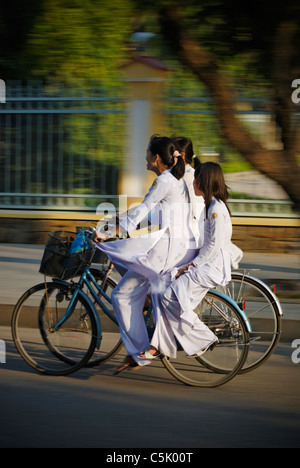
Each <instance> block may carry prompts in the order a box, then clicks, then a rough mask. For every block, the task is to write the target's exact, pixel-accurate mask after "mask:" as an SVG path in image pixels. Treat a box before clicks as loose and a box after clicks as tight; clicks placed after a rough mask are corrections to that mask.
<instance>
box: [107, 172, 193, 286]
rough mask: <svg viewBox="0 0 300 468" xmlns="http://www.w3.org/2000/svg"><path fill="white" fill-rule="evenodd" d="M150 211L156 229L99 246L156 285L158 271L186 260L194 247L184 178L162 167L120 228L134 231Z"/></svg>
mask: <svg viewBox="0 0 300 468" xmlns="http://www.w3.org/2000/svg"><path fill="white" fill-rule="evenodd" d="M149 213H150V217H153V218H155V221H156V224H158V222H159V225H160V229H159V230H158V231H155V232H151V233H149V234H146V235H142V236H139V237H135V238H129V239H122V240H118V241H113V242H107V243H103V244H100V245H99V248H100V249H101V250H102V251H104V252H105V253H106V254H107V255H108V257H109V258H110V259H111V261H112V262H113V263H114V264H116V265H119V266H121V267H124V268H126V269H127V270H131V271H134V272H136V273H139V274H140V275H142V276H145V277H146V278H148V279H149V280H150V281H151V283H152V286H153V287H154V288H155V287H156V286H155V285H156V284H157V283H158V282H159V275H163V274H164V273H166V272H169V271H170V270H171V269H172V268H173V267H176V266H180V265H184V264H185V263H188V261H189V260H188V259H191V258H192V256H193V254H194V253H195V251H196V249H195V248H196V246H195V239H194V235H193V233H192V230H191V228H190V218H191V213H190V204H189V196H188V191H187V187H186V184H185V182H184V180H183V179H180V180H177V179H176V178H175V177H174V176H173V175H172V174H171V171H170V170H167V171H164V172H163V173H162V174H161V175H159V176H158V177H157V178H156V179H155V181H154V182H153V185H152V187H151V189H150V190H149V192H148V193H147V195H146V196H145V198H144V200H143V202H142V203H141V204H140V205H139V206H138V207H137V208H135V209H134V210H133V211H132V212H131V213H130V214H129V215H128V216H127V217H126V218H125V219H124V220H123V221H121V223H120V228H121V230H124V231H125V232H128V233H131V232H133V231H134V230H135V229H136V228H137V226H138V225H139V224H140V223H141V222H142V221H143V220H144V219H145V218H147V217H148V215H149ZM158 220H159V221H158Z"/></svg>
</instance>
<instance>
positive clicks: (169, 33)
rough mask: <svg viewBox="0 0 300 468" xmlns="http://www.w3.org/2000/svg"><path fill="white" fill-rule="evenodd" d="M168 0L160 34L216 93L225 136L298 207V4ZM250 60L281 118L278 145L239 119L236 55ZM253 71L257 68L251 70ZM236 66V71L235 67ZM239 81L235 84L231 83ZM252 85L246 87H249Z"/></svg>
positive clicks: (198, 77)
mask: <svg viewBox="0 0 300 468" xmlns="http://www.w3.org/2000/svg"><path fill="white" fill-rule="evenodd" d="M182 5H183V2H175V1H171V2H170V1H166V2H165V4H164V6H163V8H160V9H159V12H158V13H159V19H160V25H161V32H162V36H163V38H164V40H165V41H167V42H168V44H169V45H170V46H171V49H172V51H173V53H174V54H175V56H176V57H177V58H178V59H179V60H180V62H181V63H182V64H183V65H184V66H185V67H187V68H188V69H189V70H191V71H192V72H193V73H194V75H195V76H196V77H197V79H199V80H200V81H201V82H202V83H204V84H205V86H206V87H207V89H208V90H209V92H210V94H211V96H212V97H213V98H214V102H215V109H216V112H217V116H218V121H219V123H220V128H221V131H222V134H223V135H224V137H225V139H226V140H227V141H228V142H229V143H230V144H231V145H232V146H233V147H234V148H235V149H236V150H237V151H238V152H239V153H240V154H241V155H242V156H243V157H244V158H245V159H246V160H247V161H249V162H250V163H251V164H252V166H253V167H255V168H256V169H257V170H258V171H260V172H261V173H263V174H265V175H266V176H268V177H270V178H271V179H273V180H274V181H276V182H277V183H279V184H280V185H281V186H282V187H283V188H284V190H285V191H286V193H287V194H288V195H289V197H290V198H291V200H292V201H293V202H294V204H295V206H296V208H297V209H298V210H299V209H300V184H299V180H300V167H299V164H298V163H297V152H298V151H299V126H298V121H297V116H296V112H297V111H298V108H297V107H296V106H295V104H294V103H293V102H292V99H291V95H292V91H293V89H292V88H291V85H292V82H293V80H294V79H295V78H299V77H300V58H299V53H298V51H299V49H300V27H299V26H300V5H299V2H296V1H291V0H287V1H285V2H281V3H279V4H277V5H276V8H274V3H273V2H271V1H269V0H263V1H256V0H254V1H251V2H250V1H248V2H243V3H241V2H239V1H238V0H226V1H225V0H224V1H212V2H208V1H203V2H200V3H198V2H195V1H193V0H191V1H186V2H184V7H183V6H182ZM237 58H238V59H239V60H240V63H242V60H243V61H244V62H243V63H244V66H243V67H242V71H243V73H244V76H247V72H245V65H246V64H247V62H248V63H250V64H251V69H252V72H251V73H252V78H255V79H254V80H253V81H252V80H251V79H249V80H248V82H249V83H250V84H251V85H252V88H250V90H253V85H254V84H255V81H256V85H257V84H258V78H260V79H261V82H260V83H259V86H258V87H259V88H260V89H261V90H262V92H263V94H264V96H265V97H271V98H272V101H271V103H270V111H271V112H272V113H274V115H275V117H276V122H277V127H278V130H279V132H280V136H281V145H282V146H281V149H276V150H274V149H266V148H265V147H264V146H263V145H262V144H261V143H260V142H259V141H257V139H255V137H253V135H252V134H251V133H250V131H249V130H248V129H247V128H246V127H245V126H244V125H243V123H242V122H241V121H240V119H238V117H237V115H236V109H235V97H236V93H235V85H236V86H237V88H238V89H240V88H241V82H239V79H241V76H242V75H241V74H236V75H235V76H234V73H231V74H230V71H229V67H228V64H231V65H232V64H234V60H236V59H237ZM253 70H254V72H253ZM235 71H236V70H235ZM233 77H234V78H235V82H234V81H233ZM249 83H248V84H249Z"/></svg>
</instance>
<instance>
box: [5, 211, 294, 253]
mask: <svg viewBox="0 0 300 468" xmlns="http://www.w3.org/2000/svg"><path fill="white" fill-rule="evenodd" d="M16 215H17V213H10V215H7V217H6V216H5V214H4V213H2V217H1V222H0V242H1V243H5V242H9V243H21V244H45V243H46V242H47V237H48V232H50V231H56V230H67V231H73V232H74V231H75V230H76V226H83V225H86V226H90V225H95V222H97V221H98V220H96V219H95V215H87V214H84V213H82V214H80V213H58V214H56V215H55V213H50V212H49V213H46V214H45V213H37V212H32V213H26V214H24V212H23V217H21V213H20V217H19V218H18V217H16ZM232 223H233V242H234V243H235V244H236V245H237V246H239V247H240V248H241V249H242V250H244V251H245V252H265V253H272V252H274V253H297V252H300V222H299V220H298V219H276V218H272V219H261V218H256V219H255V218H232Z"/></svg>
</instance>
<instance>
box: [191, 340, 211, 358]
mask: <svg viewBox="0 0 300 468" xmlns="http://www.w3.org/2000/svg"><path fill="white" fill-rule="evenodd" d="M217 344H218V340H216V341H214V342H213V343H212V344H210V345H209V346H206V348H204V349H201V350H200V351H198V353H195V354H192V355H191V356H189V355H186V356H185V357H186V358H187V359H195V358H197V357H199V356H202V354H204V353H206V351H208V350H210V351H212V350H213V349H214V347H215V346H216V345H217Z"/></svg>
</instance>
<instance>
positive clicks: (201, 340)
mask: <svg viewBox="0 0 300 468" xmlns="http://www.w3.org/2000/svg"><path fill="white" fill-rule="evenodd" d="M202 226H203V227H204V229H203V236H202V237H201V242H202V245H201V248H200V250H199V253H198V255H197V256H196V257H195V258H194V259H193V264H194V265H195V266H190V267H189V269H188V271H187V272H186V273H185V274H183V275H182V276H181V277H180V278H178V279H177V280H175V281H174V282H172V284H171V285H170V286H169V288H168V289H167V290H166V292H165V294H161V295H160V297H159V298H158V299H157V326H156V329H155V333H154V336H153V339H152V341H151V344H152V345H153V346H155V347H156V348H158V349H159V350H160V351H161V352H162V353H163V354H165V355H167V356H170V357H175V356H176V351H177V346H176V342H175V339H174V336H176V338H177V340H178V341H179V342H180V344H181V346H182V347H183V349H185V351H186V352H187V354H193V353H196V352H198V351H199V350H201V349H203V348H204V347H206V346H207V345H209V344H211V343H213V342H214V340H215V337H214V335H213V333H212V332H211V331H210V330H209V329H208V328H207V327H206V326H205V325H204V324H203V323H202V322H201V321H200V320H199V319H198V317H197V315H196V314H195V312H194V309H195V308H196V307H197V305H198V304H199V303H200V302H201V300H202V299H203V298H204V296H205V294H206V292H207V291H208V290H209V289H210V288H214V287H216V286H217V285H224V284H226V283H227V282H229V281H230V279H231V258H230V244H231V242H230V241H231V234H232V224H231V220H230V215H229V212H228V210H227V208H226V205H225V204H224V203H223V202H221V201H217V200H215V199H213V201H212V203H211V205H210V207H209V210H208V215H207V216H206V210H204V212H203V218H202ZM200 230H201V221H200Z"/></svg>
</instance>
